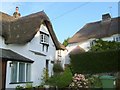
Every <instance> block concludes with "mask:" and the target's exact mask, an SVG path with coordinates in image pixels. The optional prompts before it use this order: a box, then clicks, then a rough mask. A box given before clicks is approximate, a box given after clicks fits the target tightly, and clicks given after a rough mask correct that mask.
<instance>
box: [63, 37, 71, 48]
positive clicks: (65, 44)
mask: <svg viewBox="0 0 120 90" xmlns="http://www.w3.org/2000/svg"><path fill="white" fill-rule="evenodd" d="M69 39H70V38H69V37H68V38H67V39H65V40H64V41H63V45H64V46H65V47H66V46H67V45H68V40H69Z"/></svg>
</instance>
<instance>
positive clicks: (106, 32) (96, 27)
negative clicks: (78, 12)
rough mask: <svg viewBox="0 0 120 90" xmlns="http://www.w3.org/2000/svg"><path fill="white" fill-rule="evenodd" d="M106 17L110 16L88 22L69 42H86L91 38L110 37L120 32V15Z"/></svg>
mask: <svg viewBox="0 0 120 90" xmlns="http://www.w3.org/2000/svg"><path fill="white" fill-rule="evenodd" d="M106 18H108V17H106V16H105V17H103V19H105V20H101V21H97V22H92V23H88V24H86V25H85V26H84V27H83V28H81V29H80V30H79V31H78V32H77V33H76V34H75V35H73V37H72V38H70V39H69V41H68V43H69V44H72V43H78V42H84V41H86V40H88V39H91V38H103V37H110V36H112V35H114V34H120V28H119V27H118V26H119V24H120V17H116V18H109V19H106Z"/></svg>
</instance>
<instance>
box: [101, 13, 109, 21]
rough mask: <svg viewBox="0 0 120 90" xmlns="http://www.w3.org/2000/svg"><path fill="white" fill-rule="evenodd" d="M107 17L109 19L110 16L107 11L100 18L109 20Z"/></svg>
mask: <svg viewBox="0 0 120 90" xmlns="http://www.w3.org/2000/svg"><path fill="white" fill-rule="evenodd" d="M109 19H111V16H110V14H109V13H107V14H103V15H102V20H109Z"/></svg>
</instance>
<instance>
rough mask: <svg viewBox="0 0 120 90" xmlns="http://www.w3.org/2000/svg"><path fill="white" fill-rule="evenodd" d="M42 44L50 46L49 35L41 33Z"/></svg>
mask: <svg viewBox="0 0 120 90" xmlns="http://www.w3.org/2000/svg"><path fill="white" fill-rule="evenodd" d="M40 43H42V44H49V35H48V34H46V33H44V32H40Z"/></svg>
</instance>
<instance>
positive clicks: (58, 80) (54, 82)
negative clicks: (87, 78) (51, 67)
mask: <svg viewBox="0 0 120 90" xmlns="http://www.w3.org/2000/svg"><path fill="white" fill-rule="evenodd" d="M71 82H72V73H71V71H70V69H69V68H66V69H65V71H64V72H63V73H62V74H57V75H54V76H52V77H51V78H49V79H48V81H47V82H46V84H49V85H51V86H54V87H55V86H57V87H59V88H65V87H67V86H68V85H69V84H70V83H71Z"/></svg>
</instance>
